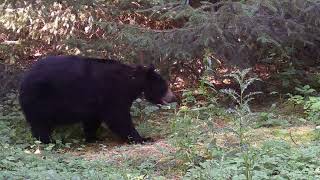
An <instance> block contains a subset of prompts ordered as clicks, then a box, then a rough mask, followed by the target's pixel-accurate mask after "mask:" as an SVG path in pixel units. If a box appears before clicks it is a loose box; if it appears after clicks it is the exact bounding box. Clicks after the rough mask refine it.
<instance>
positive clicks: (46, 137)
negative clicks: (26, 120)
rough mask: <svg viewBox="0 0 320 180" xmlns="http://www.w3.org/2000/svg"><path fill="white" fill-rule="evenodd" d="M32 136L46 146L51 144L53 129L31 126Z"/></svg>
mask: <svg viewBox="0 0 320 180" xmlns="http://www.w3.org/2000/svg"><path fill="white" fill-rule="evenodd" d="M31 132H32V136H33V137H35V138H36V139H37V140H39V141H41V142H42V143H44V144H48V143H50V142H51V138H50V136H51V128H50V127H47V126H39V125H32V124H31Z"/></svg>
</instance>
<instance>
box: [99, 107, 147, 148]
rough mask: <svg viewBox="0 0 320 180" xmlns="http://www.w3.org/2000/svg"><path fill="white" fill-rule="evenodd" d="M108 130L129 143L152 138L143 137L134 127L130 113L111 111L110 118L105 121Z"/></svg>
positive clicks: (141, 142) (141, 141)
mask: <svg viewBox="0 0 320 180" xmlns="http://www.w3.org/2000/svg"><path fill="white" fill-rule="evenodd" d="M105 122H106V124H107V125H108V127H109V128H110V130H111V131H112V132H113V133H115V134H116V135H118V136H119V137H120V138H122V139H125V140H128V141H129V142H131V143H140V144H143V143H144V142H151V141H153V140H152V138H143V137H141V136H140V134H139V133H138V131H137V130H136V129H135V128H134V125H133V123H132V119H131V115H130V113H122V114H121V113H113V115H112V117H111V118H108V120H107V121H105Z"/></svg>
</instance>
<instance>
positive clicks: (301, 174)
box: [184, 141, 320, 180]
mask: <svg viewBox="0 0 320 180" xmlns="http://www.w3.org/2000/svg"><path fill="white" fill-rule="evenodd" d="M250 154H251V158H252V159H253V165H252V179H266V180H267V179H318V178H320V168H319V167H320V158H319V157H320V145H319V144H313V145H310V146H306V147H303V146H302V147H299V148H293V147H291V146H290V145H289V144H287V143H285V142H280V141H269V142H266V143H265V144H264V145H263V146H262V148H259V149H255V150H253V151H252V152H251V153H250ZM242 156H243V154H242V153H239V154H235V155H230V154H225V155H224V156H222V157H220V158H215V159H213V160H208V161H205V162H203V163H201V165H200V166H199V167H195V168H193V169H190V170H189V171H188V173H187V174H186V176H185V178H184V179H201V180H205V179H217V180H218V179H219V180H220V179H221V180H223V179H246V178H245V168H246V167H245V165H246V163H245V162H244V159H243V157H242Z"/></svg>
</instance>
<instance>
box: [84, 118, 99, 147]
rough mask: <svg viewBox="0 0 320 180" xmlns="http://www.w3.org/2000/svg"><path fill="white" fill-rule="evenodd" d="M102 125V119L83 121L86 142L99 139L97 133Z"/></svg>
mask: <svg viewBox="0 0 320 180" xmlns="http://www.w3.org/2000/svg"><path fill="white" fill-rule="evenodd" d="M100 125H101V122H100V121H85V122H83V123H82V126H83V131H84V135H85V139H86V142H88V143H91V142H94V141H96V140H97V137H96V133H97V130H98V128H99V127H100Z"/></svg>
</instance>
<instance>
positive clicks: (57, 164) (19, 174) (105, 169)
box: [0, 145, 144, 179]
mask: <svg viewBox="0 0 320 180" xmlns="http://www.w3.org/2000/svg"><path fill="white" fill-rule="evenodd" d="M0 151H1V154H0V159H1V160H0V171H1V173H0V179H43V178H44V177H46V178H47V179H142V178H143V177H144V175H142V174H140V172H139V171H138V170H132V171H130V170H128V169H127V167H122V168H115V167H113V166H112V165H111V164H109V163H108V162H104V161H86V160H84V159H82V158H70V156H69V157H68V156H67V155H57V154H55V155H52V154H49V153H46V152H45V151H43V152H42V153H43V154H42V155H41V156H39V155H34V154H30V152H26V151H23V150H22V149H20V148H17V147H12V146H3V145H0Z"/></svg>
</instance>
